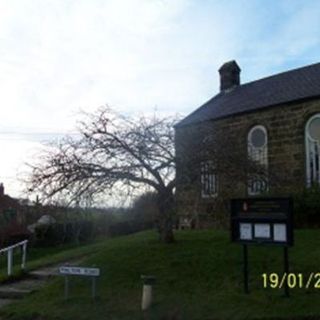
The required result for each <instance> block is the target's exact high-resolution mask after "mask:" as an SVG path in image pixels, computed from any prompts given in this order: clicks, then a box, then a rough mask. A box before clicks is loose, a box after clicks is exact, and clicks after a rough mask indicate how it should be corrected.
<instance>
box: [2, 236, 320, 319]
mask: <svg viewBox="0 0 320 320" xmlns="http://www.w3.org/2000/svg"><path fill="white" fill-rule="evenodd" d="M176 239H177V242H176V243H175V244H172V245H164V244H161V243H159V242H158V240H157V234H156V233H155V232H152V231H149V232H142V233H138V234H134V235H130V236H124V237H119V238H113V239H108V240H104V241H100V242H98V243H95V244H92V245H89V246H86V247H80V248H76V249H71V248H70V249H69V250H68V251H64V252H61V253H60V255H61V256H65V257H68V256H70V255H72V254H73V255H74V256H76V255H75V252H77V251H78V252H77V253H79V252H82V253H83V254H85V253H92V254H91V255H90V256H89V257H88V258H87V260H86V261H85V262H84V263H82V265H83V266H93V265H95V266H97V267H100V268H101V273H102V275H101V277H100V279H99V280H98V294H99V298H98V299H97V300H96V301H92V300H91V298H90V282H89V280H88V279H83V278H81V279H79V278H72V279H71V286H70V299H69V300H68V301H64V299H63V279H62V278H60V277H57V278H56V279H54V280H53V281H52V282H50V283H49V284H48V286H47V287H45V288H44V289H42V290H41V291H39V292H37V293H35V294H32V295H30V296H28V297H27V298H26V299H24V300H21V301H19V302H17V303H15V304H12V305H8V306H6V307H4V308H3V309H1V310H0V316H1V319H25V320H26V319H30V320H31V319H42V320H47V319H48V320H49V319H65V320H68V319H77V320H81V319H114V320H115V319H128V320H129V319H132V320H134V319H148V320H149V319H150V320H152V319H163V320H164V319H168V320H169V319H172V320H173V319H175V320H177V319H181V320H182V319H199V320H200V319H201V320H202V319H282V318H286V319H319V318H320V303H319V302H320V289H318V290H316V289H309V290H306V289H299V288H296V289H292V290H290V293H291V297H290V298H286V297H284V296H283V290H279V289H264V288H263V283H262V276H261V274H262V273H271V272H277V273H281V272H282V270H283V249H282V248H279V247H272V248H271V247H249V261H250V289H251V294H249V295H246V294H244V293H243V283H242V279H243V274H242V247H241V246H240V245H237V244H232V243H230V240H229V233H227V232H223V231H179V232H176ZM319 244H320V232H319V231H318V230H302V231H296V234H295V246H294V247H293V248H290V249H289V259H290V268H291V270H290V271H291V272H295V273H303V274H304V275H306V276H307V275H308V274H309V273H310V272H320V246H319ZM53 256H54V255H53ZM46 259H48V258H46ZM46 259H44V260H45V261H46ZM52 259H53V258H52ZM39 261H40V262H41V260H38V262H37V261H36V260H35V261H34V262H33V264H34V265H37V264H38V265H39V264H40V262H39ZM42 262H43V260H42ZM141 274H153V275H155V276H156V277H157V283H156V286H155V292H154V298H155V301H154V306H153V307H152V309H151V310H150V311H149V312H148V313H147V314H144V315H143V314H142V312H141V311H140V304H141V291H142V283H141V280H140V275H141Z"/></svg>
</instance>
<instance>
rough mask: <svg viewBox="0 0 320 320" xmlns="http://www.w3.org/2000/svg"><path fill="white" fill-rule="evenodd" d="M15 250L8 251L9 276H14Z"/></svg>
mask: <svg viewBox="0 0 320 320" xmlns="http://www.w3.org/2000/svg"><path fill="white" fill-rule="evenodd" d="M12 262H13V249H12V248H10V249H9V250H8V276H11V275H12Z"/></svg>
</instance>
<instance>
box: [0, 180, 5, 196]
mask: <svg viewBox="0 0 320 320" xmlns="http://www.w3.org/2000/svg"><path fill="white" fill-rule="evenodd" d="M3 196H4V186H3V183H0V197H3Z"/></svg>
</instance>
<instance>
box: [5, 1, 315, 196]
mask: <svg viewBox="0 0 320 320" xmlns="http://www.w3.org/2000/svg"><path fill="white" fill-rule="evenodd" d="M319 17H320V1H314V0H310V1H308V0H273V1H272V0H268V1H262V0H256V1H255V0H246V1H241V0H237V1H235V0H234V1H232V0H228V1H205V0H203V1H201V0H52V1H50V0H28V1H23V0H0V101H1V116H0V147H1V149H0V150H1V151H2V152H1V157H0V181H3V182H4V183H5V186H6V192H7V193H8V194H10V195H12V196H20V195H21V185H20V184H19V183H17V182H16V181H17V178H18V177H19V176H20V175H21V172H23V171H24V170H25V169H24V167H23V165H22V164H23V163H24V162H25V161H28V160H30V157H31V156H32V155H33V154H34V152H35V150H36V149H37V148H38V147H39V145H40V141H43V140H46V139H50V138H51V137H56V136H60V135H62V134H64V133H67V132H74V130H75V122H76V119H77V116H78V112H79V110H80V109H82V110H85V111H89V112H90V111H94V110H96V109H97V108H98V107H99V106H101V105H104V104H108V105H110V106H112V107H113V108H115V109H116V110H119V111H121V112H125V113H130V114H135V113H138V112H146V113H148V112H153V111H154V110H157V111H158V112H159V113H164V114H167V113H172V112H173V113H179V114H183V115H187V114H188V113H189V112H191V111H193V110H194V109H195V108H197V107H198V106H200V105H201V104H202V103H204V102H205V101H206V100H208V99H209V98H211V97H212V96H213V95H215V94H216V93H217V92H218V89H219V83H218V81H219V79H218V73H217V69H218V68H219V67H220V66H221V64H222V63H224V62H226V61H228V60H231V59H236V61H237V62H238V64H239V65H240V67H241V69H242V72H241V82H242V83H244V82H248V81H253V80H256V79H259V78H261V77H265V76H269V75H271V74H274V73H278V72H282V71H286V70H288V69H292V68H297V67H301V66H304V65H307V64H311V63H316V62H319V60H320V59H319V56H320V18H319Z"/></svg>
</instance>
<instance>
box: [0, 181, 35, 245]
mask: <svg viewBox="0 0 320 320" xmlns="http://www.w3.org/2000/svg"><path fill="white" fill-rule="evenodd" d="M29 235H30V233H29V231H28V230H27V229H26V226H25V216H24V212H23V207H22V206H21V205H20V203H19V201H18V200H16V199H14V198H12V197H10V196H8V195H7V194H5V189H4V185H3V184H2V183H0V244H1V245H3V244H10V243H14V242H17V241H21V240H24V239H26V238H28V237H29Z"/></svg>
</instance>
